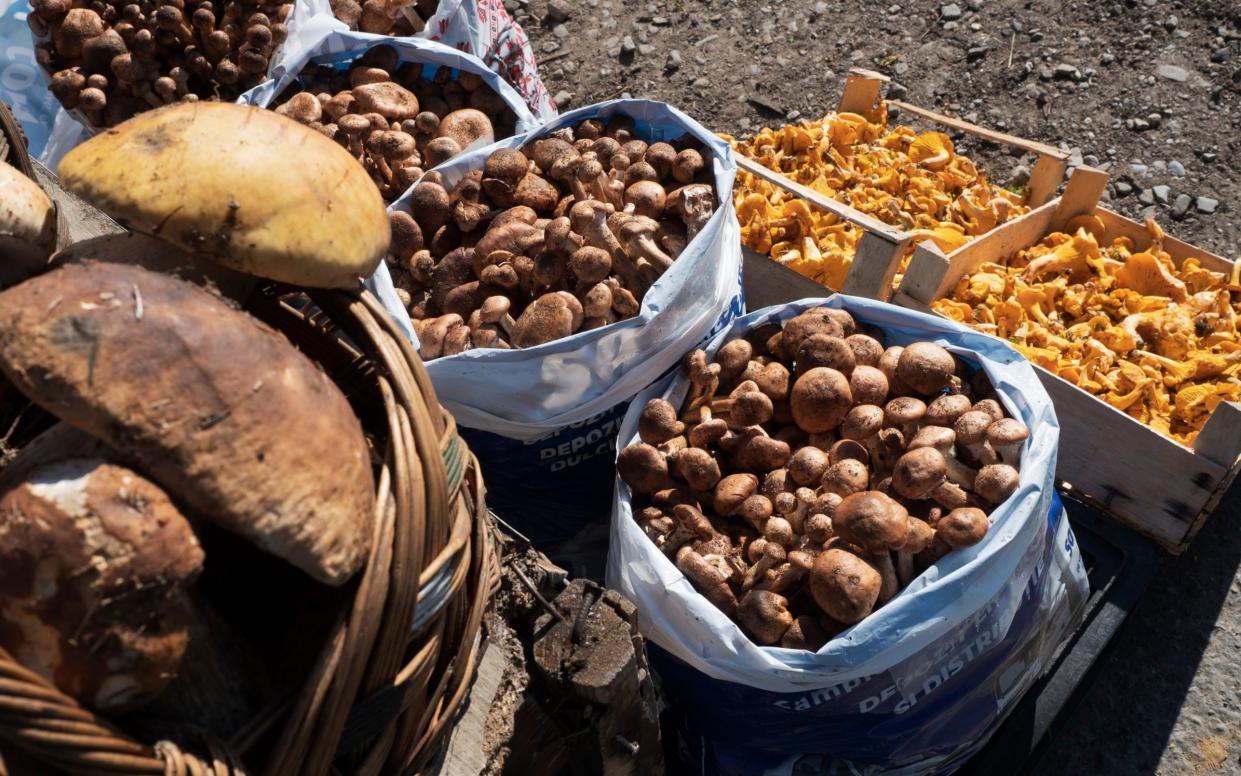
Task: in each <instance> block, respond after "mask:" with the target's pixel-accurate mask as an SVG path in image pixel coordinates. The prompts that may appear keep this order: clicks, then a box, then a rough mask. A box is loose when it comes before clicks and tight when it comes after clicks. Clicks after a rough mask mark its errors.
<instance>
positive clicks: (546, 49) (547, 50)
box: [542, 38, 560, 54]
mask: <svg viewBox="0 0 1241 776" xmlns="http://www.w3.org/2000/svg"><path fill="white" fill-rule="evenodd" d="M542 48H543V53H544V54H551V53H552V52H553V51H555V50H557V49H558V48H560V41H558V40H556V39H555V38H550V39H548V40H545V41H543V47H542Z"/></svg>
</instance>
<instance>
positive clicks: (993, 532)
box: [608, 296, 1086, 773]
mask: <svg viewBox="0 0 1241 776" xmlns="http://www.w3.org/2000/svg"><path fill="white" fill-rule="evenodd" d="M1057 437H1058V426H1057V424H1056V420H1055V416H1054V413H1053V411H1052V407H1051V403H1050V400H1049V399H1048V397H1047V395H1046V393H1045V392H1044V391H1043V389H1042V387H1041V386H1040V385H1039V383H1038V380H1037V378H1036V377H1035V375H1034V373H1033V371H1032V370H1031V369H1030V367H1029V365H1028V364H1027V363H1025V362H1024V360H1022V359H1020V357H1019V356H1017V355H1016V354H1015V353H1014V352H1013V351H1012V350H1011V349H1010V348H1008V347H1007V346H1005V345H1003V344H1000V343H995V342H994V341H991V342H988V341H986V340H985V339H983V338H980V337H978V336H977V335H975V334H973V333H969V332H965V331H963V330H961V329H960V328H959V327H957V326H956V325H954V324H951V323H945V322H943V321H940V320H936V319H934V318H931V317H929V316H925V315H922V314H919V313H914V312H911V311H906V310H900V309H896V308H892V307H890V306H887V305H883V304H881V303H877V302H871V301H869V300H861V299H854V298H851V297H841V296H837V297H832V298H831V299H830V300H820V301H817V302H800V303H796V304H793V305H787V306H782V307H777V308H768V309H767V310H764V311H759V312H757V313H753V314H750V315H748V316H746V317H745V318H743V319H740V320H739V321H736V322H735V323H734V324H733V326H732V327H730V329H729V330H728V331H726V332H724V333H722V334H720V335H718V336H717V337H716V338H715V339H714V340H712V342H711V343H710V344H709V346H708V347H706V348H705V350H697V349H696V350H691V351H690V352H688V353H687V354H686V357H685V359H684V361H683V364H682V367H681V369H680V370H678V373H677V374H675V375H673V376H672V377H670V378H669V379H668V380H666V381H663V382H662V383H660V384H659V385H657V386H656V387H655V388H653V389H651V390H650V391H648V392H646V393H644V394H642V395H641V396H639V397H638V398H637V399H636V400H635V401H634V403H633V404H632V405H631V407H630V410H629V413H628V415H627V416H626V420H625V426H624V428H623V429H622V431H621V441H622V443H623V444H624V447H623V448H622V449H621V450H620V452H619V455H618V459H617V469H618V475H619V480H620V482H621V483H622V484H621V486H620V489H619V493H620V498H619V499H618V504H617V508H616V511H615V512H614V515H613V525H612V542H611V554H610V556H609V570H608V583H609V585H610V586H614V587H617V588H618V589H619V590H621V591H622V592H624V593H625V594H626V595H628V596H631V597H632V598H633V600H634V601H635V602H636V603H637V605H638V610H639V613H640V616H641V620H642V628H643V632H644V633H645V635H646V636H647V637H648V638H650V639H651V640H652V641H653V642H654V643H655V644H656V645H657V646H658V647H660V648H662V649H663V650H666V651H667V653H669V654H670V655H671V656H672V657H666V659H664V660H662V661H661V665H662V666H663V667H664V669H665V670H664V671H662V672H661V676H662V678H663V679H664V681H665V685H666V686H667V687H668V688H669V693H670V703H671V704H672V705H673V707H674V708H677V706H678V703H679V702H682V701H686V700H687V699H689V698H691V697H692V698H693V699H694V700H693V707H694V709H695V711H694V713H693V714H687V715H685V719H683V720H680V722H681V724H682V725H683V726H684V727H686V733H687V734H686V736H685V738H686V739H687V740H689V739H695V740H700V742H705V743H701V745H702V746H703V747H704V750H703V751H702V752H699V753H697V754H696V756H695V761H703V762H707V763H712V762H714V767H708V768H707V769H706V770H705V771H704V772H706V773H753V772H757V771H759V770H766V769H767V768H768V767H770V766H771V765H772V764H773V763H775V762H780V761H783V758H786V757H787V756H788V755H790V754H794V753H795V754H799V755H800V754H807V753H817V752H831V753H834V756H836V757H837V758H840V759H846V760H848V762H850V763H854V764H861V763H864V764H866V765H868V766H873V765H883V766H885V767H888V766H892V765H898V764H901V765H903V764H905V763H902V762H900V760H901V759H902V758H904V757H908V758H909V759H910V761H911V762H917V761H919V759H922V760H925V761H926V762H930V761H931V759H932V758H936V757H939V756H941V755H942V754H943V753H944V752H951V753H953V754H954V756H955V755H959V754H961V753H963V752H965V751H967V750H971V749H972V748H973V747H975V746H977V745H980V743H981V739H982V738H983V737H984V735H983V734H985V733H986V732H988V731H990V730H992V729H994V727H995V725H997V724H998V721H999V720H1000V719H1001V718H1002V715H1003V712H1004V704H1001V707H1000V708H998V709H997V707H996V702H995V699H996V697H997V696H998V695H1004V696H1005V703H1009V702H1011V701H1012V700H1013V699H1015V698H1016V697H1018V696H1020V694H1021V692H1022V691H1024V689H1025V688H1026V687H1028V686H1029V684H1030V683H1031V682H1032V681H1033V680H1034V679H1035V678H1037V676H1038V675H1039V674H1040V672H1041V670H1042V667H1043V666H1044V664H1045V661H1046V659H1047V658H1049V656H1050V655H1051V653H1052V652H1053V651H1054V650H1055V648H1056V647H1057V645H1058V644H1059V642H1060V640H1061V638H1062V637H1063V636H1064V635H1065V634H1067V633H1068V632H1069V628H1068V626H1069V625H1070V624H1071V620H1072V618H1073V617H1074V616H1075V612H1076V611H1077V610H1078V603H1079V602H1080V601H1082V600H1084V595H1085V591H1086V587H1085V585H1086V583H1085V576H1084V571H1083V570H1082V567H1081V562H1080V557H1079V556H1078V555H1076V554H1075V544H1074V542H1073V540H1072V535H1071V531H1070V530H1069V528H1068V522H1067V520H1066V519H1065V518H1064V515H1063V510H1062V508H1061V507H1060V506H1059V502H1058V500H1056V499H1055V496H1054V489H1053V473H1054V468H1055V450H1056V442H1057ZM1049 516H1050V518H1051V519H1049ZM983 654H986V655H987V658H988V659H987V660H977V658H979V657H981V656H982V655H983ZM975 661H976V662H975ZM1014 666H1015V667H1014ZM665 674H666V675H665ZM718 680H724V681H718ZM941 686H942V687H945V688H947V687H955V688H956V689H955V690H948V691H941V690H940V689H939V688H940V687H941ZM1001 686H1002V687H1001ZM1001 689H1002V690H1003V692H1002V693H1001V692H1000V690H1001ZM799 694H802V695H799ZM807 698H816V700H814V702H809V701H807ZM988 702H989V703H990V706H989V707H988V706H987V703H988ZM911 708H916V709H917V711H918V713H912V712H911V711H910V709H911ZM988 708H989V711H987V709H988ZM859 709H860V710H863V711H865V712H868V713H867V714H864V715H859V714H858V711H859ZM984 711H986V713H985V714H983V712H984ZM794 712H801V713H803V714H811V715H812V716H813V717H814V718H815V719H816V720H817V721H820V722H821V721H824V720H831V722H832V724H830V725H826V726H821V725H815V726H809V727H808V726H807V725H806V723H805V721H804V719H803V718H802V717H801V716H800V715H795V714H794ZM974 714H983V716H982V717H980V721H979V724H978V725H961V726H959V727H958V726H947V727H948V729H947V730H945V729H944V727H945V726H941V725H931V726H929V727H927V726H926V720H927V719H929V718H931V717H933V716H938V715H943V716H944V717H945V718H948V717H953V718H955V717H957V716H958V715H960V716H962V718H963V719H964V718H965V717H969V716H971V715H974ZM795 719H796V720H798V721H797V723H796V724H795V723H794V722H793V720H795ZM779 721H783V722H784V723H785V724H784V725H783V726H782V725H781V724H779ZM779 727H784V729H786V730H788V731H789V732H788V734H787V735H784V736H774V737H773V736H770V735H769V734H770V732H771V730H772V729H774V728H779ZM879 730H882V735H880V733H879V732H878V731H879ZM756 731H761V733H760V732H756ZM897 749H899V751H897ZM751 750H754V751H751ZM740 752H744V754H739V753H740ZM759 752H765V753H766V754H760V753H759ZM777 753H778V754H777ZM699 755H701V757H700V756H699ZM768 755H769V756H768ZM737 758H740V759H737ZM854 758H856V759H854ZM740 762H744V763H745V764H744V766H741V765H738V763H740ZM730 763H731V764H730ZM912 772H918V771H917V770H915V771H912Z"/></svg>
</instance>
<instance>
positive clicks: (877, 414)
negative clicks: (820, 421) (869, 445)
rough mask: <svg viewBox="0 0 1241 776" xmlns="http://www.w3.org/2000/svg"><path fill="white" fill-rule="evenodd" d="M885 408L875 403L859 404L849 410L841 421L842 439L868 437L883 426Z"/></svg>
mask: <svg viewBox="0 0 1241 776" xmlns="http://www.w3.org/2000/svg"><path fill="white" fill-rule="evenodd" d="M883 420H884V414H883V408H882V407H876V406H875V405H873V404H858V405H855V406H854V407H853V408H851V409H850V410H849V413H848V414H847V415H845V419H844V420H843V421H841V423H840V436H841V438H842V439H866V438H867V437H870V436H873V435H875V434H877V433H879V430H880V429H881V428H883Z"/></svg>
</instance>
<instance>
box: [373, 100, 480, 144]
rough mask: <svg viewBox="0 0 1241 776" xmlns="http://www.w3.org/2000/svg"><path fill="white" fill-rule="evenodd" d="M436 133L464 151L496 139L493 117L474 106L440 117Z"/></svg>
mask: <svg viewBox="0 0 1241 776" xmlns="http://www.w3.org/2000/svg"><path fill="white" fill-rule="evenodd" d="M354 91H355V92H356V91H357V90H356V89H355V90H354ZM435 134H436V136H437V137H450V138H452V139H453V140H455V141H457V145H459V146H460V147H461V150H463V151H464V150H465V149H467V148H469V147H470V146H471V145H472V144H473V143H475V142H478V143H480V144H481V145H491V144H492V143H494V142H495V140H496V135H495V130H494V129H493V128H492V126H491V119H489V118H487V114H486V113H483V112H482V111H480V110H474V109H473V108H462V109H460V110H455V111H453V112H452V113H449V114H448V115H447V116H445V117H443V118H442V119H440V126H439V129H437V130H436V133H435Z"/></svg>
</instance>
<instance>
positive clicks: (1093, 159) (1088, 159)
mask: <svg viewBox="0 0 1241 776" xmlns="http://www.w3.org/2000/svg"><path fill="white" fill-rule="evenodd" d="M1082 162H1083V163H1084V164H1085V165H1086V166H1087V167H1098V166H1099V157H1097V156H1095V155H1094V154H1086V155H1085V156H1083V157H1082Z"/></svg>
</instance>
